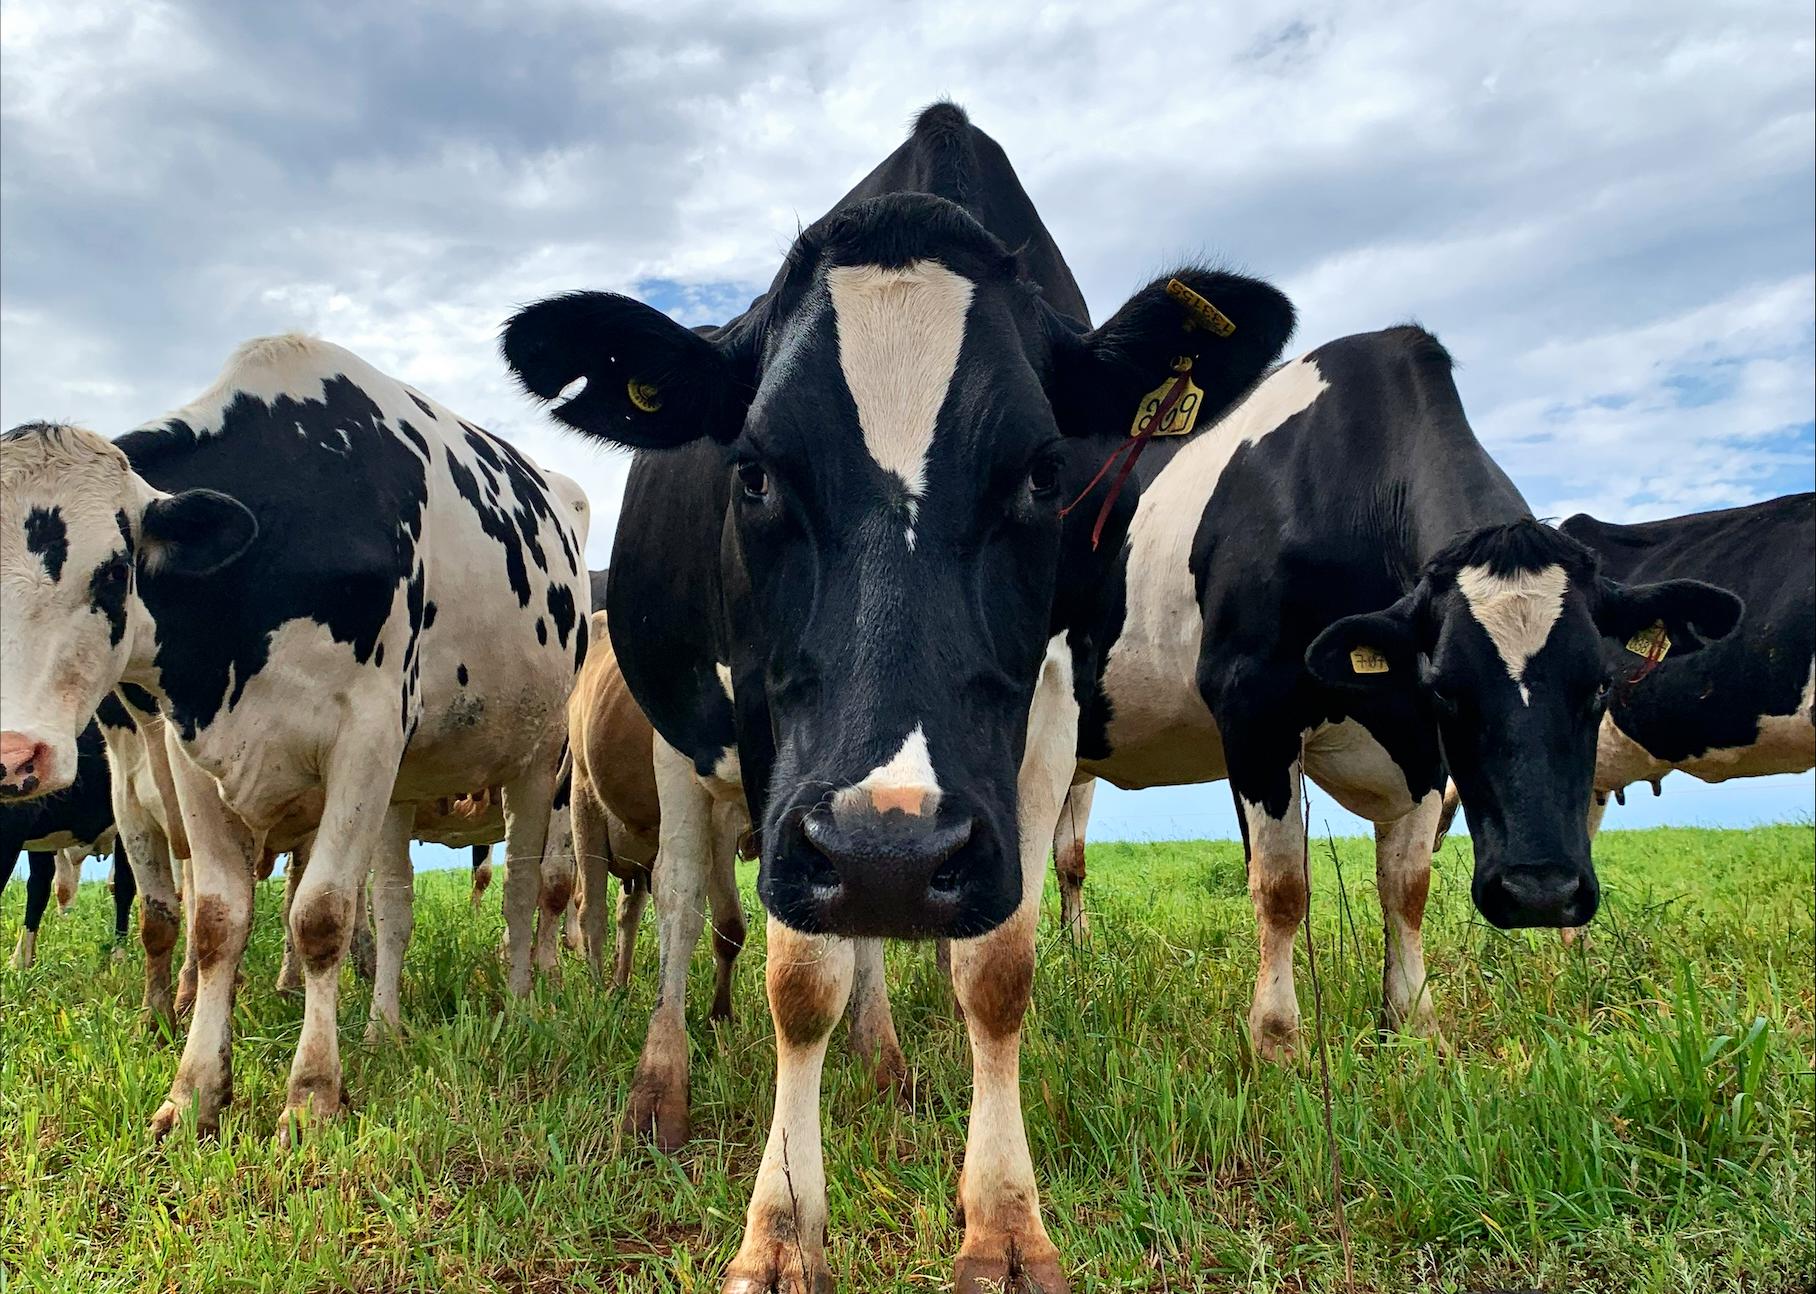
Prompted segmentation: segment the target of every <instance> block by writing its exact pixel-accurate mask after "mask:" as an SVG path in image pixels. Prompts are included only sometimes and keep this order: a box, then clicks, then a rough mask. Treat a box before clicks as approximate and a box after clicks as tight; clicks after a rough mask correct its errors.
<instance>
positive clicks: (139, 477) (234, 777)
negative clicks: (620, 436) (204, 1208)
mask: <svg viewBox="0 0 1816 1294" xmlns="http://www.w3.org/2000/svg"><path fill="white" fill-rule="evenodd" d="M0 517H3V518H4V519H5V524H4V528H3V529H0V624H3V625H4V629H3V630H0V680H3V681H0V763H3V764H4V765H5V768H4V770H3V771H0V793H5V794H10V795H12V796H15V797H24V796H31V795H40V794H45V793H48V792H50V791H54V790H56V789H58V788H60V787H61V786H62V785H65V784H67V782H68V781H69V780H70V777H71V776H72V767H71V766H72V764H73V759H72V752H73V749H74V744H75V736H76V732H77V730H78V729H79V727H80V724H81V719H82V717H83V716H86V714H87V713H88V712H90V711H91V710H92V709H93V707H94V706H95V704H97V703H98V702H99V700H100V698H101V696H102V695H104V694H105V693H106V691H108V690H109V689H110V688H114V687H116V686H118V685H119V684H121V683H122V682H128V683H132V684H134V685H135V686H138V687H142V688H144V689H145V690H146V691H148V692H149V693H150V694H152V695H153V697H154V698H155V700H156V702H157V708H158V712H159V714H160V715H161V717H162V718H163V719H164V721H165V723H166V725H167V727H168V735H167V741H166V743H165V744H166V745H167V746H168V747H170V748H171V749H172V750H173V751H174V754H175V757H173V758H171V759H170V761H169V765H170V768H169V772H170V774H171V777H172V778H173V780H174V783H175V791H176V801H177V803H178V805H179V807H180V811H181V816H182V821H183V825H184V827H185V829H186V831H187V835H188V843H189V845H190V851H191V857H192V864H193V869H194V880H193V884H192V885H191V886H190V887H188V888H187V889H186V891H185V893H186V901H187V902H188V903H189V904H190V905H192V908H193V916H192V918H191V924H192V931H193V934H192V938H193V939H194V940H195V943H196V945H197V948H198V954H197V960H198V966H199V975H198V987H197V993H196V1001H195V1009H194V1013H193V1017H192V1019H191V1022H190V1026H189V1031H188V1037H187V1040H186V1042H185V1045H184V1049H183V1056H182V1059H181V1061H180V1062H179V1064H178V1067H177V1071H176V1075H175V1077H174V1080H173V1082H172V1085H171V1089H170V1094H169V1097H168V1099H167V1100H166V1101H165V1102H164V1103H163V1105H162V1106H161V1107H160V1108H159V1110H158V1111H157V1113H156V1114H155V1115H154V1116H153V1119H152V1125H151V1126H152V1132H153V1134H154V1136H160V1137H161V1136H163V1135H165V1134H167V1133H169V1131H170V1130H171V1129H172V1128H173V1127H174V1126H175V1125H176V1123H177V1121H178V1120H179V1119H180V1118H182V1117H183V1115H184V1112H185V1111H187V1110H190V1109H193V1110H194V1112H195V1120H196V1125H197V1127H198V1129H200V1130H201V1131H203V1132H209V1131H212V1130H213V1129H215V1128H216V1127H217V1126H218V1123H219V1118H220V1112H221V1109H222V1107H223V1106H224V1105H225V1104H226V1102H227V1101H228V1100H229V1099H230V1094H231V1058H232V1034H231V1006H232V998H233V987H234V983H235V979H236V977H237V973H238V965H239V961H240V957H241V954H242V952H243V950H244V948H245V943H246V936H247V932H248V928H249V924H250V919H251V876H252V870H253V866H254V864H255V863H256V862H257V861H258V859H259V857H260V854H261V851H262V850H263V849H264V848H265V847H266V845H268V844H269V845H272V846H273V847H278V846H279V845H280V844H281V842H278V841H275V840H272V839H270V835H271V832H272V830H273V828H275V827H276V826H278V825H279V824H281V823H283V822H284V820H285V815H286V812H287V811H288V810H289V809H291V807H292V806H294V805H296V804H297V803H299V802H301V801H303V800H304V799H306V798H307V797H308V796H310V795H311V794H314V793H318V792H319V793H320V795H321V796H322V805H323V807H322V811H321V814H320V818H319V821H318V822H317V823H315V824H314V834H315V839H314V846H313V850H312V861H311V865H310V867H309V869H308V871H307V873H306V874H305V875H304V877H303V879H302V880H301V882H300V883H299V885H298V888H297V892H296V896H295V902H294V905H293V907H292V911H291V917H290V923H289V929H290V937H291V938H292V939H293V940H294V941H295V942H296V944H297V947H298V951H299V952H300V954H301V956H302V958H303V965H304V980H305V994H306V1001H305V1007H304V1012H303V1024H302V1031H301V1036H300V1038H299V1040H298V1045H297V1050H296V1059H295V1063H294V1065H293V1067H292V1069H291V1074H290V1081H289V1085H288V1090H287V1093H286V1099H285V1111H284V1117H283V1120H282V1123H281V1125H280V1127H281V1133H282V1135H283V1136H285V1137H286V1138H288V1137H293V1136H295V1135H297V1134H298V1133H299V1132H300V1131H301V1130H302V1129H303V1128H304V1127H305V1126H306V1125H307V1124H308V1123H309V1122H310V1121H311V1120H322V1119H328V1118H332V1117H334V1116H335V1115H337V1114H338V1113H339V1112H340V1111H341V1109H342V1108H343V1106H344V1097H343V1092H342V1084H341V1066H340V1053H339V1040H338V1037H337V1033H336V1028H335V1002H336V997H337V993H338V987H339V966H340V961H341V958H342V957H343V955H344V954H345V951H346V948H347V943H348V939H349V937H350V935H351V933H352V919H351V918H352V913H353V908H354V890H355V888H356V887H357V885H358V883H359V880H360V878H361V877H362V876H363V875H364V874H365V869H366V868H367V867H368V865H370V864H372V863H373V862H375V861H376V862H377V863H378V864H379V865H380V867H381V869H382V870H381V874H380V875H379V877H378V878H377V880H376V882H375V884H374V887H373V906H374V914H375V918H376V921H377V923H378V928H379V931H380V937H379V961H380V967H379V978H380V979H381V980H382V979H384V977H385V973H386V972H385V965H384V962H385V958H386V956H387V950H388V949H389V950H390V951H391V952H392V953H393V954H395V953H396V952H398V951H399V950H401V946H402V940H403V939H404V938H407V935H408V931H409V924H410V897H411V891H410V879H409V876H408V874H407V872H403V873H402V874H399V872H400V869H401V868H402V867H403V866H404V865H406V864H407V861H408V857H409V855H408V850H407V849H405V848H399V847H398V842H399V841H400V840H404V839H407V836H408V833H409V831H410V829H411V825H412V822H413V820H414V817H415V806H416V805H417V804H420V803H422V802H423V801H426V800H434V799H437V798H439V797H441V796H443V795H458V794H463V793H465V792H467V791H468V790H470V789H471V788H473V787H482V786H497V787H500V788H502V796H503V803H504V810H505V814H506V817H507V829H506V836H507V841H508V848H509V853H510V857H511V858H512V859H514V860H515V859H527V860H530V862H529V865H527V866H522V867H518V866H514V867H512V869H511V872H510V876H509V879H508V880H507V882H506V886H505V889H506V894H505V919H506V923H507V927H508V928H509V929H510V931H511V933H512V939H511V944H510V966H509V968H508V973H507V985H508V987H509V988H510V990H511V991H512V992H513V993H515V994H523V993H526V992H528V990H529V988H530V981H531V964H530V951H531V950H530V946H529V932H530V919H531V917H532V915H533V909H534V908H535V906H536V903H537V900H538V894H539V889H541V887H540V885H539V881H540V879H541V878H540V877H539V870H540V869H539V868H538V867H537V865H536V860H538V859H540V858H541V856H542V850H543V845H544V841H545V836H546V833H547V828H548V814H549V806H550V802H551V800H552V797H553V792H554V786H555V780H556V776H557V770H558V763H559V759H560V753H561V746H562V741H563V739H564V729H565V723H564V718H565V709H564V707H565V702H566V698H567V693H568V689H569V687H570V686H571V684H572V680H573V677H574V673H575V671H576V670H577V669H578V668H579V665H580V662H581V660H582V659H583V658H584V655H585V652H586V632H585V627H584V625H583V624H582V623H581V620H582V618H583V617H582V616H581V614H580V608H581V606H582V605H583V600H584V599H585V597H586V585H585V583H584V580H585V570H584V567H583V564H582V561H581V549H582V545H583V543H584V540H585V525H584V518H585V512H584V499H583V498H582V496H581V495H580V493H579V490H578V487H576V486H574V485H573V483H572V482H568V481H565V480H564V479H562V478H558V477H554V476H552V475H547V474H544V473H543V472H542V471H541V470H540V469H538V468H537V467H536V465H535V464H534V463H532V462H531V461H530V460H529V459H528V458H526V457H525V456H524V455H523V454H522V453H520V452H519V451H518V450H516V449H515V448H513V447H512V446H510V445H509V444H507V443H506V442H504V441H503V440H500V439H499V438H497V437H496V436H493V435H490V434H489V433H487V432H485V431H483V430H482V429H480V428H479V427H477V426H475V425H474V424H472V423H470V422H468V421H466V420H465V419H462V418H461V417H459V416H458V415H457V414H455V413H453V412H452V411H451V410H449V409H447V408H446V407H445V406H443V405H440V404H438V403H436V402H435V401H433V400H431V399H430V398H428V397H427V396H425V395H424V394H422V393H421V392H419V391H417V390H415V389H413V388H411V387H408V386H405V385H404V384H402V383H400V382H398V381H396V380H395V379H393V378H390V377H388V376H386V375H384V374H382V373H380V372H379V371H378V370H377V369H375V368H373V367H372V366H370V365H369V364H367V363H366V362H365V361H364V360H361V359H360V358H358V357H357V356H355V355H353V354H352V353H351V352H349V351H346V350H344V349H342V348H340V347H338V346H335V345H333V344H331V343H328V342H324V341H321V340H319V339H315V338H310V337H303V336H299V335H295V334H289V335H284V336H279V337H269V338H261V339H258V340H255V341H252V342H249V343H247V344H245V345H244V346H242V347H240V348H239V349H238V350H236V351H235V352H234V353H233V355H232V356H231V358H230V359H229V360H228V362H227V365H226V367H225V369H224V370H223V371H222V373H221V376H220V377H219V378H218V379H217V380H216V382H215V383H214V384H213V385H212V386H211V387H209V388H208V390H207V391H205V392H204V393H203V394H202V395H201V396H199V397H198V398H197V399H196V400H194V401H193V402H191V403H190V404H188V405H186V406H184V407H183V408H181V409H179V410H177V411H176V412H175V413H173V414H171V415H169V416H167V417H164V418H161V419H157V420H155V421H153V422H151V423H149V424H146V425H145V426H143V427H141V428H139V429H136V430H134V431H131V432H128V433H127V434H126V435H124V436H122V437H120V438H119V440H117V441H112V442H110V441H107V440H105V439H103V438H102V437H100V436H98V435H96V434H94V433H93V432H91V431H87V430H85V429H81V428H76V427H71V426H65V425H57V424H43V423H40V424H31V425H27V426H24V427H19V428H15V429H14V430H12V431H10V432H7V433H6V434H5V436H4V438H0ZM146 744H147V745H148V746H149V745H150V744H151V743H149V742H148V743H146ZM141 888H143V887H141ZM570 889H571V881H570V882H569V883H567V884H551V885H550V886H549V887H548V889H547V890H544V891H542V894H541V898H542V902H543V903H544V904H545V905H552V906H553V907H554V909H555V910H556V911H559V910H560V909H561V908H564V907H565V906H566V903H567V894H568V891H569V890H570ZM557 898H558V900H559V902H555V900H556V899H557ZM387 926H390V927H391V928H393V929H396V930H399V931H401V937H400V938H397V939H392V940H387V939H386V937H385V933H384V932H385V930H386V929H387ZM384 1006H385V1004H384V1003H382V1002H381V1001H380V999H379V997H378V995H376V994H375V995H374V1008H375V1010H374V1015H373V1018H372V1024H371V1026H370V1031H371V1032H372V1033H374V1034H377V1035H382V1034H383V1033H384V1032H385V1031H386V1029H387V1027H389V1026H390V1025H393V1024H395V1020H394V1019H393V1018H390V1017H389V1015H388V1013H387V1012H386V1011H385V1010H384V1009H383V1008H384Z"/></svg>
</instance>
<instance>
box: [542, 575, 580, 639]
mask: <svg viewBox="0 0 1816 1294" xmlns="http://www.w3.org/2000/svg"><path fill="white" fill-rule="evenodd" d="M549 617H550V618H551V619H552V620H554V622H555V636H556V637H557V638H559V639H560V640H561V645H562V646H563V647H565V646H567V640H568V634H570V633H571V632H573V629H574V622H575V620H576V619H578V615H577V613H576V612H575V610H574V590H573V589H571V588H569V587H568V586H567V585H565V584H551V585H549Z"/></svg>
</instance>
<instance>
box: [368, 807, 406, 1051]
mask: <svg viewBox="0 0 1816 1294" xmlns="http://www.w3.org/2000/svg"><path fill="white" fill-rule="evenodd" d="M414 822H415V806H413V805H395V804H394V805H392V806H391V808H390V810H389V812H387V813H386V814H385V826H384V832H383V834H382V835H381V836H380V838H379V842H378V850H377V852H375V853H374V854H373V855H372V920H373V924H374V925H375V926H376V927H377V931H376V934H377V944H378V949H377V952H378V956H377V966H376V967H375V968H374V973H373V977H372V1014H371V1018H370V1019H369V1020H368V1021H367V1022H366V1041H367V1042H376V1041H378V1040H379V1039H380V1038H382V1037H384V1036H385V1035H386V1034H387V1033H389V1034H395V1033H396V1032H397V1030H398V1028H399V1027H400V1026H401V1024H402V1023H403V1016H402V1014H401V1008H400V999H401V998H402V995H403V978H404V952H405V950H406V949H408V948H409V946H410V932H411V931H412V930H413V929H415V926H416V911H415V904H414V899H415V884H414V873H413V871H412V869H411V866H410V828H411V826H412V825H413V824H414Z"/></svg>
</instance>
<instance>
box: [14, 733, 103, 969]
mask: <svg viewBox="0 0 1816 1294" xmlns="http://www.w3.org/2000/svg"><path fill="white" fill-rule="evenodd" d="M108 701H109V702H111V703H112V704H111V707H110V706H108V704H107V702H104V703H103V708H104V709H109V711H110V714H111V711H113V710H117V709H118V708H119V703H118V702H117V701H112V698H108ZM100 722H101V720H100V717H99V716H97V717H96V718H94V719H91V720H89V722H88V724H87V726H85V727H84V728H83V729H82V732H81V734H80V735H79V736H78V737H77V739H76V761H75V762H76V768H75V775H74V777H73V779H72V780H71V781H70V783H69V785H68V786H67V787H66V788H65V790H64V791H63V793H62V794H60V795H56V796H49V797H46V798H44V799H37V800H28V801H26V802H24V803H11V802H7V801H0V894H3V893H5V892H6V883H7V882H8V881H9V880H11V879H12V874H13V866H14V863H15V862H16V860H17V859H18V857H19V854H20V851H22V850H23V851H25V852H26V855H27V857H26V865H27V872H26V879H25V926H24V929H22V930H21V931H20V933H19V942H18V944H17V945H16V946H15V947H14V949H13V968H14V969H15V970H24V969H26V968H27V967H29V966H30V965H31V964H32V962H33V961H34V960H36V958H37V953H38V929H39V926H40V925H41V924H42V923H43V921H44V911H45V909H46V908H47V907H49V906H50V899H51V893H52V889H53V881H55V882H56V885H55V888H56V890H57V906H58V907H59V908H60V909H67V908H68V907H69V905H70V903H71V902H72V901H73V900H74V898H75V888H74V880H73V878H69V879H65V877H64V875H60V873H64V872H66V870H67V869H65V867H64V865H63V864H62V863H60V861H59V855H61V854H65V853H67V854H69V855H71V856H73V858H74V859H75V860H76V868H77V869H78V870H79V868H80V865H81V859H83V858H85V857H87V856H88V855H89V854H91V853H104V852H106V851H107V849H108V848H110V847H111V845H112V842H113V838H114V815H113V793H112V780H111V778H110V777H109V775H108V771H107V747H106V745H105V743H104V742H103V741H102V739H101V728H100ZM131 902H132V900H131V896H130V893H129V895H128V897H127V904H128V905H129V906H130V904H131Z"/></svg>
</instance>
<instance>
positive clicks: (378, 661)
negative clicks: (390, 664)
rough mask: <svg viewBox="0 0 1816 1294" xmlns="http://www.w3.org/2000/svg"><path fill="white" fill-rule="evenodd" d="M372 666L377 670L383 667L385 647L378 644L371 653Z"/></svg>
mask: <svg viewBox="0 0 1816 1294" xmlns="http://www.w3.org/2000/svg"><path fill="white" fill-rule="evenodd" d="M372 664H373V665H374V666H375V667H376V668H379V669H383V668H384V665H385V645H384V644H383V643H380V644H379V645H378V646H377V648H375V649H374V650H373V652H372Z"/></svg>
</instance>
